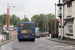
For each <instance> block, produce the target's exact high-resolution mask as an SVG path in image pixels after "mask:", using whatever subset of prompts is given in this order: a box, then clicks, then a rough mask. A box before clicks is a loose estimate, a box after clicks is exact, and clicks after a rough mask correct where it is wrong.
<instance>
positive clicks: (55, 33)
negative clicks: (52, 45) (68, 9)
mask: <svg viewBox="0 0 75 50" xmlns="http://www.w3.org/2000/svg"><path fill="white" fill-rule="evenodd" d="M55 34H56V3H55Z"/></svg>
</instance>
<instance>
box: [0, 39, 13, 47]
mask: <svg viewBox="0 0 75 50" xmlns="http://www.w3.org/2000/svg"><path fill="white" fill-rule="evenodd" d="M11 41H13V40H5V41H0V46H2V45H4V44H6V43H9V42H11Z"/></svg>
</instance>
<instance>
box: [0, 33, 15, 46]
mask: <svg viewBox="0 0 75 50" xmlns="http://www.w3.org/2000/svg"><path fill="white" fill-rule="evenodd" d="M10 38H11V39H10ZM14 40H16V37H15V36H14V35H13V36H9V40H6V35H3V34H0V46H2V45H4V44H6V43H9V42H11V41H14Z"/></svg>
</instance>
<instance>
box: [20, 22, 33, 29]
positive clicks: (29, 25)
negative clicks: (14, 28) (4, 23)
mask: <svg viewBox="0 0 75 50" xmlns="http://www.w3.org/2000/svg"><path fill="white" fill-rule="evenodd" d="M19 28H20V29H33V28H34V24H32V23H26V24H20V25H19Z"/></svg>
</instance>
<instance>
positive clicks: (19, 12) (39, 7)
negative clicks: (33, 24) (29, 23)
mask: <svg viewBox="0 0 75 50" xmlns="http://www.w3.org/2000/svg"><path fill="white" fill-rule="evenodd" d="M8 3H9V6H15V8H13V7H10V14H11V15H12V14H15V15H16V16H18V17H20V18H21V19H23V18H24V15H25V16H26V17H28V19H29V20H31V17H32V16H33V15H37V14H41V13H43V14H49V13H52V14H55V6H54V4H55V3H58V0H0V15H1V14H4V13H7V4H8Z"/></svg>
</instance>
